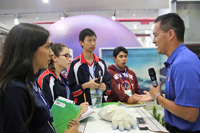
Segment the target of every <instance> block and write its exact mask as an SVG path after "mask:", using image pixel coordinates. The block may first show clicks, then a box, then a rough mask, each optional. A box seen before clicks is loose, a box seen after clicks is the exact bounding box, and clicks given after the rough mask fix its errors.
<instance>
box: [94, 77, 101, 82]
mask: <svg viewBox="0 0 200 133" xmlns="http://www.w3.org/2000/svg"><path fill="white" fill-rule="evenodd" d="M101 77H102V76H100V77H98V78H97V80H95V81H94V82H95V83H98V84H100V80H101Z"/></svg>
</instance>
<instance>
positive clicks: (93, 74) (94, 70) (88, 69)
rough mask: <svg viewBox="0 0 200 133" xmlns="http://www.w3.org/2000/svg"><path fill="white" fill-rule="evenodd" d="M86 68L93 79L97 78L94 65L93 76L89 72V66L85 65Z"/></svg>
mask: <svg viewBox="0 0 200 133" xmlns="http://www.w3.org/2000/svg"><path fill="white" fill-rule="evenodd" d="M85 67H86V69H87V71H88V73H89V74H90V77H91V78H92V79H94V78H95V69H96V65H95V64H94V73H93V76H94V77H93V76H92V74H91V73H90V70H89V68H88V65H87V64H85Z"/></svg>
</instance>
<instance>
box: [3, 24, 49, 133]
mask: <svg viewBox="0 0 200 133" xmlns="http://www.w3.org/2000/svg"><path fill="white" fill-rule="evenodd" d="M48 37H49V32H48V31H47V30H46V29H45V28H43V27H41V26H38V25H35V24H30V23H20V24H18V25H16V26H14V27H13V28H12V29H11V30H10V31H9V33H8V35H7V37H6V39H5V42H4V44H3V48H2V63H1V66H0V101H2V99H3V97H4V93H5V91H6V89H7V86H8V85H9V84H10V83H11V82H13V81H20V82H23V83H24V84H25V85H26V87H27V89H26V91H27V94H28V95H29V98H30V101H31V103H30V104H31V113H30V116H29V118H28V120H27V122H26V123H25V125H24V127H23V129H22V131H21V132H23V131H24V130H25V129H26V128H27V126H28V124H29V123H30V121H31V119H32V116H33V111H34V105H35V104H34V103H35V99H34V96H33V95H32V94H31V91H32V89H33V88H32V87H31V85H30V84H29V82H30V81H33V82H34V81H35V74H34V67H33V55H34V53H35V52H36V50H37V49H38V47H40V46H42V45H44V44H45V43H46V41H47V39H48ZM33 92H34V91H33ZM1 106H2V105H1V102H0V111H1V110H2V107H1ZM8 106H9V105H8ZM0 115H1V112H0ZM0 128H1V127H0Z"/></svg>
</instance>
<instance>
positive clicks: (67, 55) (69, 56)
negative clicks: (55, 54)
mask: <svg viewBox="0 0 200 133" xmlns="http://www.w3.org/2000/svg"><path fill="white" fill-rule="evenodd" d="M59 56H65V57H66V58H67V59H69V58H70V59H71V58H72V56H71V55H70V54H68V53H67V54H60V55H59Z"/></svg>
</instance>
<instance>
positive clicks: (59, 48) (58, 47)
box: [48, 43, 67, 71]
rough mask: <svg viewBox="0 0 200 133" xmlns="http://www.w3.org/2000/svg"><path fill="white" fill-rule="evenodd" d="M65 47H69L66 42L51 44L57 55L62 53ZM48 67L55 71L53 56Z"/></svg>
mask: <svg viewBox="0 0 200 133" xmlns="http://www.w3.org/2000/svg"><path fill="white" fill-rule="evenodd" d="M63 48H67V46H66V45H65V44H62V43H55V44H53V45H52V46H51V50H52V51H53V52H54V55H55V56H56V57H58V56H59V55H60V53H61V52H62V51H63ZM48 68H50V69H51V70H53V71H55V67H54V61H53V59H52V58H51V61H50V63H49V64H48Z"/></svg>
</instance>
